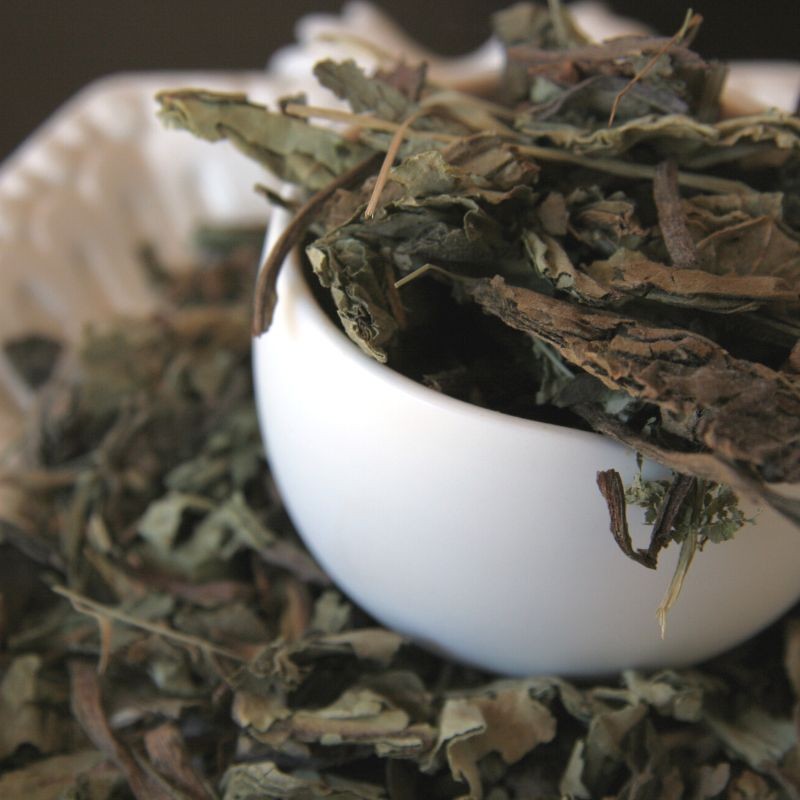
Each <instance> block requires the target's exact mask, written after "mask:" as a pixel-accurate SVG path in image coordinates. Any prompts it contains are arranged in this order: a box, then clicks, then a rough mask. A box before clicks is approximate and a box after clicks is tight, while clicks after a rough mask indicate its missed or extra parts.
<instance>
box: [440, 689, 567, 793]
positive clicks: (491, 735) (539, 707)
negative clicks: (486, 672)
mask: <svg viewBox="0 0 800 800" xmlns="http://www.w3.org/2000/svg"><path fill="white" fill-rule="evenodd" d="M555 734H556V719H555V717H553V715H552V714H551V713H550V711H549V710H548V709H547V707H546V706H544V705H543V704H542V703H541V702H539V701H538V700H536V699H535V698H534V697H532V696H531V692H530V690H529V688H528V686H527V685H526V684H525V683H524V682H518V683H515V682H505V683H502V682H501V683H497V684H494V685H493V686H490V687H487V689H486V690H484V692H482V693H477V694H475V695H472V696H469V697H455V698H451V699H448V700H447V701H445V704H444V707H443V708H442V711H441V715H440V718H439V738H438V740H437V743H436V750H435V752H439V751H442V750H443V751H444V752H446V754H447V762H448V764H449V765H450V771H451V772H452V774H453V777H454V778H455V779H456V780H459V781H465V782H466V783H467V785H468V786H469V791H470V794H469V796H470V797H471V798H475V800H480V798H482V797H483V789H482V786H481V777H480V772H479V770H478V761H480V759H482V758H483V757H484V756H486V755H488V754H489V753H493V752H496V753H499V754H500V756H501V757H502V759H503V761H505V763H506V764H514V763H516V762H517V761H519V760H520V759H521V758H523V757H524V756H525V755H527V754H528V753H529V752H530V751H531V750H533V749H534V748H535V747H536V746H537V745H539V744H542V743H544V742H549V741H551V740H552V739H553V737H554V736H555Z"/></svg>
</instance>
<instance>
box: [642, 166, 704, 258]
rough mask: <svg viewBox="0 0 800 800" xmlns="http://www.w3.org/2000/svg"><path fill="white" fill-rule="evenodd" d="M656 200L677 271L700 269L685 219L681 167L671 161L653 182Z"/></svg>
mask: <svg viewBox="0 0 800 800" xmlns="http://www.w3.org/2000/svg"><path fill="white" fill-rule="evenodd" d="M653 200H654V201H655V204H656V211H657V212H658V226H659V228H661V236H662V238H663V239H664V244H665V246H666V248H667V252H668V253H669V257H670V258H671V259H672V264H673V266H675V267H680V268H682V269H689V268H692V267H696V266H697V262H698V255H697V247H695V244H694V240H693V239H692V236H691V234H690V233H689V227H688V225H687V224H686V215H685V214H684V212H683V208H682V206H681V195H680V192H679V191H678V165H677V163H676V162H675V160H674V159H672V158H670V159H667V160H666V161H662V162H661V163H660V164H659V165H658V166H657V167H656V174H655V177H654V178H653Z"/></svg>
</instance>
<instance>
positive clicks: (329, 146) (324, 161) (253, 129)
mask: <svg viewBox="0 0 800 800" xmlns="http://www.w3.org/2000/svg"><path fill="white" fill-rule="evenodd" d="M157 99H158V102H159V103H160V104H161V111H160V112H159V115H160V117H161V120H162V122H163V123H164V124H165V125H166V126H168V127H171V128H181V129H184V130H188V131H190V132H191V133H193V134H194V135H195V136H199V137H200V138H202V139H206V140H208V141H210V142H217V141H219V140H221V139H228V140H229V141H231V142H232V143H233V144H234V145H235V146H236V147H237V148H238V149H239V150H241V151H242V152H243V153H244V154H245V155H247V156H249V157H250V158H253V159H255V160H256V161H258V162H259V163H260V164H263V165H264V166H265V167H266V168H267V169H269V170H270V171H271V172H274V173H275V174H276V175H277V176H278V177H279V178H282V179H283V180H288V181H292V182H294V183H300V184H302V185H304V186H306V187H308V188H309V189H311V190H314V189H321V188H322V187H323V186H325V185H326V184H327V183H329V182H330V181H331V180H333V178H335V177H336V176H337V175H341V174H342V173H344V172H347V170H349V169H351V168H352V167H354V166H355V165H356V164H358V163H359V162H360V161H362V160H363V159H365V158H366V157H367V156H368V155H369V154H370V150H369V149H368V148H367V147H365V146H364V145H362V144H360V143H358V142H353V141H351V140H348V139H345V138H344V137H342V136H340V135H339V134H337V133H335V132H334V131H332V130H328V129H324V128H316V127H312V126H311V125H308V124H307V123H306V122H304V121H302V120H300V119H296V118H294V117H289V116H286V115H285V114H279V113H275V112H271V111H268V110H267V109H266V108H265V107H264V106H260V105H256V104H255V103H250V102H249V101H248V100H247V98H246V97H245V96H244V95H241V94H221V93H217V92H206V91H195V90H189V89H185V90H181V91H169V92H166V91H165V92H161V93H159V95H158V97H157Z"/></svg>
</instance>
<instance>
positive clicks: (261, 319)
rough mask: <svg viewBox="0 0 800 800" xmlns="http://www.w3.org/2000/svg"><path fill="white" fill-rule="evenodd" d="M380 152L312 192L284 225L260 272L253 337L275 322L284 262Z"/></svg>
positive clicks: (367, 168)
mask: <svg viewBox="0 0 800 800" xmlns="http://www.w3.org/2000/svg"><path fill="white" fill-rule="evenodd" d="M378 155H379V154H378V153H375V154H373V155H371V156H368V157H367V158H365V159H364V160H363V161H361V162H359V163H358V164H356V165H355V167H353V168H352V169H350V170H348V171H347V172H343V173H342V174H341V175H339V177H337V178H334V179H333V180H332V181H331V182H330V183H329V184H328V185H327V186H325V187H324V188H323V189H320V190H319V191H318V192H317V193H316V194H314V195H312V196H311V198H310V199H309V200H308V201H307V202H306V203H305V204H304V205H303V206H302V208H300V210H299V211H298V212H297V213H296V214H295V215H294V217H292V221H291V222H290V223H289V224H288V225H287V226H286V228H284V231H283V233H282V234H281V236H280V238H279V239H278V241H277V242H276V243H275V246H274V247H273V248H272V250H271V251H270V253H269V255H268V256H267V259H266V261H265V262H264V264H263V265H262V267H261V270H260V271H259V273H258V278H257V280H256V289H255V301H254V308H253V336H260V335H261V334H262V333H264V332H265V331H266V330H268V328H269V326H270V324H271V323H272V313H273V311H274V309H275V303H276V302H277V299H278V294H277V291H276V288H275V287H276V285H277V283H278V274H279V272H280V268H281V265H282V264H283V262H284V261H285V260H286V257H287V256H288V255H289V253H290V252H291V251H292V248H293V247H295V245H297V244H299V243H300V240H301V239H302V238H303V235H304V234H305V232H306V229H307V228H308V225H309V223H310V222H311V220H312V219H313V217H314V215H315V214H316V213H317V212H318V211H319V210H320V208H322V206H323V205H324V204H325V203H326V202H327V201H328V200H329V199H330V198H331V197H332V196H333V194H334V192H336V190H337V189H341V188H343V187H345V186H347V185H349V184H351V183H353V182H355V181H357V180H359V179H361V178H365V177H366V176H367V175H369V173H370V172H371V171H372V170H373V169H374V167H375V165H376V163H377V158H378Z"/></svg>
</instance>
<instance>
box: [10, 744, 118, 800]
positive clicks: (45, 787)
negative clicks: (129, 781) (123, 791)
mask: <svg viewBox="0 0 800 800" xmlns="http://www.w3.org/2000/svg"><path fill="white" fill-rule="evenodd" d="M122 780H123V776H122V773H121V772H120V771H119V770H118V769H117V768H116V767H115V766H114V765H113V764H111V763H110V762H109V761H108V760H107V759H106V756H105V755H104V754H103V753H100V752H98V751H97V750H78V751H76V752H74V753H67V754H64V755H57V756H51V757H50V758H45V759H40V760H38V761H34V762H33V763H32V764H29V765H28V766H26V767H23V768H22V769H17V770H11V771H8V772H5V773H4V774H3V775H0V797H5V798H8V800H12V799H13V798H19V800H23V798H24V800H62V798H67V797H71V796H73V795H70V794H69V792H70V790H73V789H74V787H75V786H76V784H77V785H78V786H79V787H80V789H81V791H86V792H87V794H86V795H85V796H88V797H91V800H109V798H110V797H111V796H112V795H114V794H115V793H116V791H117V790H118V789H119V788H120V786H119V785H120V783H121V782H122ZM76 796H80V797H82V796H84V795H78V794H76Z"/></svg>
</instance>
